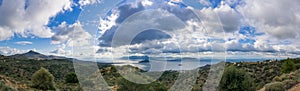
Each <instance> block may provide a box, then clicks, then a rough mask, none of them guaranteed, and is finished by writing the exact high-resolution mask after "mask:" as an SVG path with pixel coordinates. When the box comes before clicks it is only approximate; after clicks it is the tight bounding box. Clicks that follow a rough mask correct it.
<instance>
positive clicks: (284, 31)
mask: <svg viewBox="0 0 300 91" xmlns="http://www.w3.org/2000/svg"><path fill="white" fill-rule="evenodd" d="M244 2H245V5H241V6H239V7H238V8H237V9H238V10H239V11H240V12H241V13H242V14H243V16H244V17H245V21H246V22H247V23H249V24H251V25H253V26H255V27H256V28H257V30H259V31H263V32H265V33H267V34H268V35H271V36H273V37H274V38H277V39H292V38H298V39H299V36H300V31H299V29H300V26H299V24H300V17H299V16H300V9H299V8H300V6H299V5H300V1H299V0H298V1H295V0H272V1H267V0H245V1H244Z"/></svg>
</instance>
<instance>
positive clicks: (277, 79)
mask: <svg viewBox="0 0 300 91" xmlns="http://www.w3.org/2000/svg"><path fill="white" fill-rule="evenodd" d="M273 81H276V82H281V81H282V79H281V78H280V77H279V76H276V77H274V78H273Z"/></svg>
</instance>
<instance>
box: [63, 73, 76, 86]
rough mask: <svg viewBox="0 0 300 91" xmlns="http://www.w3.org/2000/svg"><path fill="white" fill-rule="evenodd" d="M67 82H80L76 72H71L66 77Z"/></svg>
mask: <svg viewBox="0 0 300 91" xmlns="http://www.w3.org/2000/svg"><path fill="white" fill-rule="evenodd" d="M65 81H66V83H78V79H77V76H76V74H75V73H73V72H72V73H69V74H67V75H66V77H65Z"/></svg>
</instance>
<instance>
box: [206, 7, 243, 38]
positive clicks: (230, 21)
mask: <svg viewBox="0 0 300 91" xmlns="http://www.w3.org/2000/svg"><path fill="white" fill-rule="evenodd" d="M201 18H202V19H203V24H204V26H206V28H207V30H208V31H219V32H222V31H223V30H224V31H225V32H228V33H233V32H235V31H238V30H239V26H240V17H239V14H238V13H237V12H236V11H235V10H234V9H232V8H231V7H230V6H229V5H228V4H225V3H223V2H222V4H221V5H220V6H219V7H217V8H212V7H207V8H203V9H202V10H201ZM216 26H223V28H222V29H219V28H215V27H216Z"/></svg>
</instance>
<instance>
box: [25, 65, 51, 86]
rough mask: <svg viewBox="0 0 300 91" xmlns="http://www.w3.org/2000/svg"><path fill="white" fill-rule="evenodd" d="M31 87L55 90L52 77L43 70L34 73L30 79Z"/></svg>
mask: <svg viewBox="0 0 300 91" xmlns="http://www.w3.org/2000/svg"><path fill="white" fill-rule="evenodd" d="M31 81H32V87H33V88H36V89H41V90H55V83H54V77H53V75H52V74H51V73H50V72H49V71H48V70H47V69H45V68H41V69H40V70H38V71H36V72H35V73H34V74H33V75H32V78H31Z"/></svg>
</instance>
